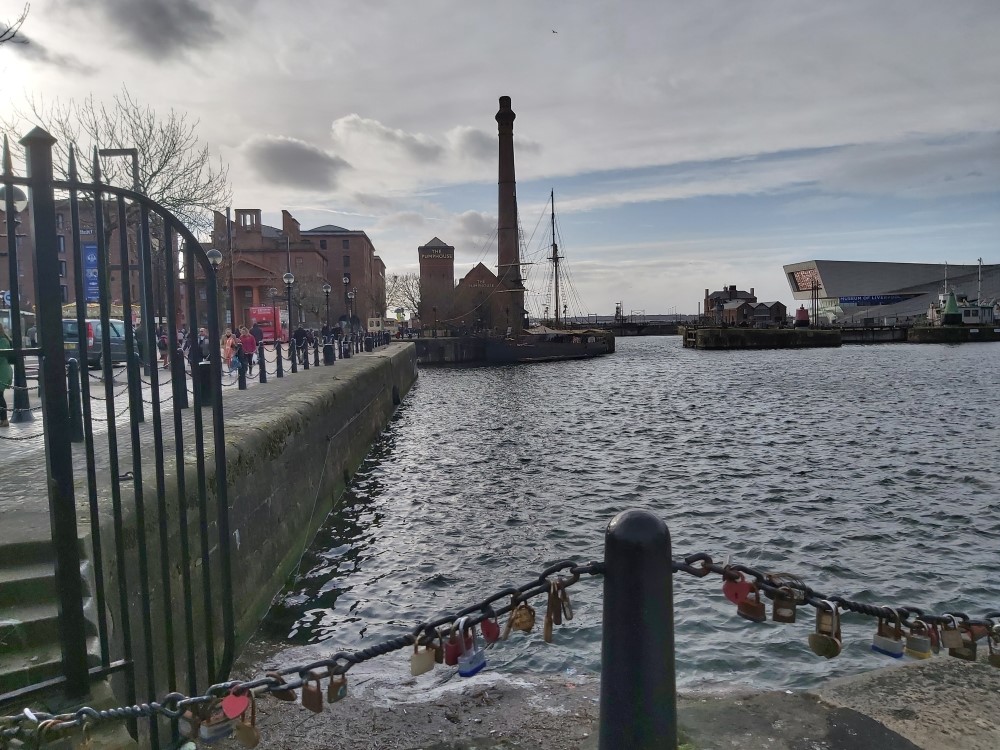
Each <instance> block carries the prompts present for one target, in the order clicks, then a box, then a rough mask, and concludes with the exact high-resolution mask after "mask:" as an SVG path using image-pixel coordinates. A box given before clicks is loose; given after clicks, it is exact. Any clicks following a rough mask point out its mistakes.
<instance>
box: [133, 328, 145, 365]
mask: <svg viewBox="0 0 1000 750" xmlns="http://www.w3.org/2000/svg"><path fill="white" fill-rule="evenodd" d="M132 336H133V337H134V339H135V350H136V351H137V352H138V353H139V361H140V362H141V363H142V364H146V340H145V339H146V332H145V330H143V327H142V321H139V323H138V324H137V325H136V327H135V329H134V330H133V331H132Z"/></svg>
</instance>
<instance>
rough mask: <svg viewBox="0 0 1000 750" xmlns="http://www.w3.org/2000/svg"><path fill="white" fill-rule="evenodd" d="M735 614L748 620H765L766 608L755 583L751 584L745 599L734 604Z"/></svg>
mask: <svg viewBox="0 0 1000 750" xmlns="http://www.w3.org/2000/svg"><path fill="white" fill-rule="evenodd" d="M736 614H738V615H739V616H740V617H742V618H743V619H744V620H750V622H767V610H766V609H765V608H764V602H762V601H761V599H760V590H759V589H758V588H757V584H751V586H750V593H749V594H748V595H747V597H746V599H744V600H743V601H741V602H740V603H739V604H737V605H736Z"/></svg>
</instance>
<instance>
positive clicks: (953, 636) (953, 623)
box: [941, 615, 962, 651]
mask: <svg viewBox="0 0 1000 750" xmlns="http://www.w3.org/2000/svg"><path fill="white" fill-rule="evenodd" d="M942 617H947V618H948V620H949V623H948V624H947V625H942V626H941V647H942V648H946V649H949V651H950V650H951V649H953V648H962V631H961V630H959V629H958V620H957V619H955V616H954V615H942Z"/></svg>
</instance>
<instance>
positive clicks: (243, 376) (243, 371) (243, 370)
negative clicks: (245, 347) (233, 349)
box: [236, 356, 247, 391]
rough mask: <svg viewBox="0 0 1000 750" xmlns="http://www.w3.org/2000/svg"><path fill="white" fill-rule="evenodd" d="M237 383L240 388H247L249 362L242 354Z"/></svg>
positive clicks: (237, 369)
mask: <svg viewBox="0 0 1000 750" xmlns="http://www.w3.org/2000/svg"><path fill="white" fill-rule="evenodd" d="M236 383H237V388H238V389H239V390H241V391H245V390H246V389H247V363H246V361H245V360H244V359H243V357H242V356H241V357H240V364H239V367H237V368H236Z"/></svg>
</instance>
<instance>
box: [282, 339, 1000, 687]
mask: <svg viewBox="0 0 1000 750" xmlns="http://www.w3.org/2000/svg"><path fill="white" fill-rule="evenodd" d="M998 386H1000V344H975V345H965V346H950V347H949V346H935V345H922V346H918V345H903V344H896V345H884V346H869V347H844V348H842V349H814V350H805V351H765V352H697V351H692V350H689V349H683V348H682V347H681V342H680V340H679V339H678V338H675V337H668V338H641V339H636V338H629V339H619V341H618V352H617V353H616V354H614V355H611V356H608V357H604V358H601V359H597V360H591V361H581V362H563V363H551V364H540V365H532V366H517V367H502V368H488V369H467V370H438V369H423V370H421V373H420V378H419V381H418V383H417V384H416V386H415V387H414V389H413V390H412V391H411V392H410V394H409V395H408V396H407V398H406V401H405V403H404V404H403V406H402V407H401V408H400V409H399V411H398V412H397V414H396V416H395V418H394V420H393V421H392V423H391V424H390V426H389V428H388V429H387V431H386V432H385V434H384V435H383V437H382V439H381V440H380V441H379V442H378V444H377V445H376V446H375V448H374V449H373V451H372V453H371V455H370V456H369V458H368V460H367V461H366V463H365V464H364V466H363V467H362V469H361V471H360V472H359V473H358V475H357V477H356V479H355V480H354V482H353V483H352V485H351V487H350V489H349V491H348V493H347V494H346V495H345V496H344V498H343V500H342V501H341V504H340V506H339V508H338V510H337V512H335V513H333V514H331V516H330V517H329V518H328V519H327V522H326V524H325V525H324V527H323V528H322V529H321V531H320V532H319V535H318V536H317V538H316V541H315V543H314V545H313V547H312V548H311V549H310V550H309V551H308V552H307V554H306V555H305V557H304V559H303V561H302V564H301V568H300V572H299V574H298V575H297V576H296V577H295V579H294V580H293V581H292V582H291V583H290V585H289V587H288V588H287V589H286V590H285V591H284V592H283V593H282V595H281V597H280V598H279V600H278V603H277V605H276V606H275V607H274V608H273V609H272V611H271V613H270V615H269V617H268V620H267V622H266V623H265V626H264V631H263V632H264V634H265V635H266V636H268V637H271V638H275V639H279V640H282V639H283V640H285V641H286V642H287V643H288V644H289V645H295V644H300V645H301V644H311V643H316V642H320V641H325V640H328V639H333V640H331V641H330V643H329V644H328V645H329V646H330V648H341V647H348V648H351V647H359V646H364V645H368V644H370V643H372V642H374V639H379V638H382V637H385V636H389V635H398V634H399V633H401V632H404V630H405V629H408V628H410V627H411V626H412V625H413V624H415V623H416V622H418V621H419V620H422V619H424V618H426V617H429V616H432V615H435V614H437V613H439V612H441V611H443V610H449V609H455V608H458V607H460V606H464V605H466V604H467V603H470V602H472V601H475V600H477V599H480V598H482V596H483V595H484V594H486V593H491V592H492V591H494V590H496V589H499V588H501V587H503V586H504V585H506V584H508V583H522V582H524V581H526V580H528V579H529V578H531V577H532V576H533V575H535V574H537V572H538V571H539V570H540V569H541V568H543V567H544V566H545V565H547V564H550V563H552V562H554V561H558V560H560V559H562V558H566V557H576V558H578V559H579V560H581V561H584V560H589V559H594V558H599V557H600V556H601V555H602V546H603V534H604V529H605V527H606V526H607V523H608V521H609V520H610V519H611V518H612V517H613V516H614V515H615V514H616V513H617V512H619V511H621V510H624V509H627V508H646V509H649V510H651V511H654V512H656V513H658V514H660V515H661V516H662V517H663V518H665V519H666V520H667V522H668V524H669V526H670V530H671V534H672V537H673V542H674V553H675V555H683V554H688V553H691V552H695V551H706V552H708V553H710V554H711V555H713V557H715V558H716V559H721V558H723V557H724V556H725V555H726V554H729V555H731V556H732V560H733V561H734V562H744V563H748V564H751V565H756V566H760V567H763V568H765V569H768V570H781V571H786V572H795V573H797V574H799V575H801V576H802V577H803V578H805V580H806V581H807V582H808V583H809V584H810V585H812V586H813V587H814V588H816V589H818V590H820V591H822V592H824V593H826V594H842V595H844V596H848V597H851V598H857V599H861V600H865V601H869V602H872V603H886V604H896V605H901V604H909V605H914V606H919V607H923V608H928V609H932V610H941V609H945V608H951V609H960V610H964V611H968V612H970V613H977V614H980V613H983V612H985V610H986V609H987V608H993V609H995V608H997V605H1000V584H998V579H997V573H996V570H997V563H998V555H997V550H998V548H1000V544H998V542H1000V523H998V518H1000V514H998V510H1000V483H998V479H997V476H996V473H995V470H996V466H997V457H998V456H1000V436H998V427H997V425H998V424H1000V405H998V398H997V396H998ZM572 593H573V602H574V606H575V610H576V618H575V619H574V620H573V621H572V622H571V623H570V624H569V625H568V626H564V627H563V628H562V629H557V633H556V639H555V641H556V642H555V643H554V644H551V645H547V644H545V643H544V642H543V641H542V638H541V633H540V628H536V630H535V632H533V633H532V634H531V635H530V636H528V637H527V638H525V637H523V636H522V637H517V638H512V639H511V641H509V642H507V643H506V644H502V646H501V647H500V648H496V649H494V650H492V651H491V654H490V659H491V667H493V668H497V669H501V670H506V671H514V672H516V671H529V670H530V671H540V672H549V673H552V672H558V671H562V670H575V671H576V672H578V673H586V672H597V671H598V670H599V668H600V641H601V582H600V580H599V579H595V580H590V581H582V582H581V583H580V584H578V585H577V586H575V587H574V588H573V589H572ZM674 597H675V605H676V623H677V670H678V675H677V677H678V687H680V688H682V689H688V690H690V689H722V688H724V687H730V686H733V685H743V686H748V687H758V688H802V687H808V686H810V685H814V684H816V683H817V682H819V681H820V680H822V679H824V678H825V677H828V676H834V675H842V674H849V673H854V672H859V671H863V670H865V669H871V668H874V667H877V666H881V665H883V664H884V663H885V661H886V660H885V659H884V658H883V657H878V656H876V655H875V654H873V653H872V652H871V651H870V650H869V644H870V641H871V635H872V632H873V630H874V628H873V627H872V624H871V621H870V620H868V619H866V618H855V617H854V616H850V615H849V616H847V617H845V620H844V638H845V651H844V654H843V655H842V656H841V657H840V658H838V659H835V660H832V661H829V662H828V661H826V660H824V659H820V658H818V657H816V656H814V655H813V654H812V652H810V651H809V649H808V647H807V645H806V637H807V635H808V633H809V632H810V630H811V628H812V624H813V618H812V617H811V616H810V613H811V610H808V611H807V610H800V616H799V622H798V623H797V624H795V625H778V624H774V623H770V622H768V623H766V624H760V625H757V624H753V623H750V622H747V621H746V620H743V619H741V618H739V617H737V616H736V612H735V607H734V606H732V605H730V604H729V602H728V601H726V600H725V599H724V598H723V596H722V594H721V589H720V585H719V580H718V578H717V577H714V576H713V577H709V578H706V579H695V578H691V577H688V576H686V575H677V576H675V579H674ZM538 604H540V605H541V606H542V607H544V600H542V601H540V602H538ZM540 615H541V613H540ZM539 624H540V616H539ZM623 637H627V634H623ZM401 667H402V665H401Z"/></svg>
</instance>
